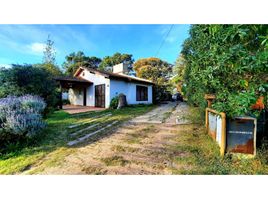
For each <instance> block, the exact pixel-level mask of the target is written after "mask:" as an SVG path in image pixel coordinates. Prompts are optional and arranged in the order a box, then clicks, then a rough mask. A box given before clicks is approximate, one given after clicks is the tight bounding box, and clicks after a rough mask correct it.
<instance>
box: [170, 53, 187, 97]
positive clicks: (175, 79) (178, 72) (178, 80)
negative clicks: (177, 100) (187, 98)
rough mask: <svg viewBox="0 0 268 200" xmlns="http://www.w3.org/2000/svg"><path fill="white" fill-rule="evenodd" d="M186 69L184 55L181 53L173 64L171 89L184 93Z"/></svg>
mask: <svg viewBox="0 0 268 200" xmlns="http://www.w3.org/2000/svg"><path fill="white" fill-rule="evenodd" d="M184 71H185V60H184V57H183V55H182V54H181V55H180V56H179V57H178V58H177V60H176V62H175V65H174V66H173V69H172V77H171V78H170V80H169V81H170V91H171V92H172V93H173V92H174V91H175V92H181V93H183V89H182V87H183V76H184Z"/></svg>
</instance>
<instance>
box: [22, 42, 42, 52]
mask: <svg viewBox="0 0 268 200" xmlns="http://www.w3.org/2000/svg"><path fill="white" fill-rule="evenodd" d="M45 46H46V44H44V43H40V42H34V43H32V44H30V45H27V46H26V48H27V49H28V50H29V51H30V52H31V53H32V54H36V55H41V54H43V52H44V48H45Z"/></svg>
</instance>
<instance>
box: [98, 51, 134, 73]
mask: <svg viewBox="0 0 268 200" xmlns="http://www.w3.org/2000/svg"><path fill="white" fill-rule="evenodd" d="M119 63H126V64H128V67H129V70H130V71H131V70H132V64H133V63H134V59H133V58H132V55H131V54H121V53H118V52H117V53H115V54H114V55H112V56H106V57H104V58H103V60H102V62H101V63H100V66H99V69H100V70H104V71H111V68H112V67H113V66H114V65H117V64H119Z"/></svg>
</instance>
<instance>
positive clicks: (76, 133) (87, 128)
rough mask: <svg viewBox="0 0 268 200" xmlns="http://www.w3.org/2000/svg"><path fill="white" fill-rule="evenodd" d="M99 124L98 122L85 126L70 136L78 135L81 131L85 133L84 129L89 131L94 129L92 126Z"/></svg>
mask: <svg viewBox="0 0 268 200" xmlns="http://www.w3.org/2000/svg"><path fill="white" fill-rule="evenodd" d="M98 125H100V124H99V123H97V124H93V125H90V126H88V127H86V128H84V129H81V130H79V131H76V132H74V133H71V134H70V136H76V135H78V134H79V133H83V132H84V131H88V130H90V129H92V128H94V127H96V126H98Z"/></svg>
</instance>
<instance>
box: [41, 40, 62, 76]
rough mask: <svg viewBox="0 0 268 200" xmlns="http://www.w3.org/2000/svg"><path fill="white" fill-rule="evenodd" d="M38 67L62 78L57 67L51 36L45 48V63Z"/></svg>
mask: <svg viewBox="0 0 268 200" xmlns="http://www.w3.org/2000/svg"><path fill="white" fill-rule="evenodd" d="M36 66H40V67H42V68H44V69H46V70H47V71H48V72H50V73H51V74H52V75H53V76H60V75H61V74H62V72H61V70H60V68H59V67H58V66H57V65H56V50H55V48H54V41H52V40H51V39H50V36H49V35H48V38H47V41H46V45H45V48H44V55H43V63H42V64H41V65H36Z"/></svg>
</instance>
